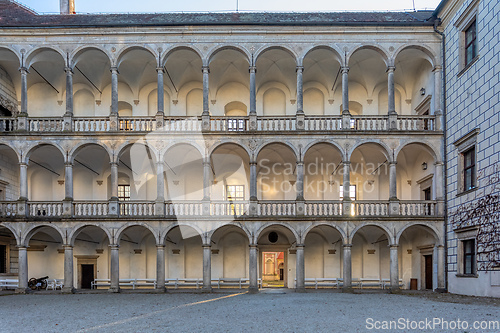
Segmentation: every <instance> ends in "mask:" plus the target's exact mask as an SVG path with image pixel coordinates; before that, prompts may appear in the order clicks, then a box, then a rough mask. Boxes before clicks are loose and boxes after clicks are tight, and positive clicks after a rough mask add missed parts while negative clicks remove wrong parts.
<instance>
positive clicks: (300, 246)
mask: <svg viewBox="0 0 500 333" xmlns="http://www.w3.org/2000/svg"><path fill="white" fill-rule="evenodd" d="M295 247H296V248H302V249H303V248H304V247H305V245H304V244H296V245H295Z"/></svg>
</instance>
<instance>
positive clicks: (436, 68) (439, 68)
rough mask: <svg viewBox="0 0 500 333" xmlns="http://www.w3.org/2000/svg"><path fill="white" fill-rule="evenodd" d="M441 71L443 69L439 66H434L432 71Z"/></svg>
mask: <svg viewBox="0 0 500 333" xmlns="http://www.w3.org/2000/svg"><path fill="white" fill-rule="evenodd" d="M442 70H443V67H442V66H441V65H436V66H434V68H433V69H432V71H433V72H440V71H442Z"/></svg>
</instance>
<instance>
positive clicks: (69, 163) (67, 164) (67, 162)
mask: <svg viewBox="0 0 500 333" xmlns="http://www.w3.org/2000/svg"><path fill="white" fill-rule="evenodd" d="M64 166H67V167H73V162H70V161H66V162H64Z"/></svg>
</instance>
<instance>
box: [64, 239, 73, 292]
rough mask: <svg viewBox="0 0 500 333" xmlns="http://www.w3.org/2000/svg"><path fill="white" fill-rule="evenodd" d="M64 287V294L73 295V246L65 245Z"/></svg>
mask: <svg viewBox="0 0 500 333" xmlns="http://www.w3.org/2000/svg"><path fill="white" fill-rule="evenodd" d="M63 247H64V287H63V292H65V293H73V292H74V291H75V288H74V286H73V246H71V245H67V244H66V245H64V246H63Z"/></svg>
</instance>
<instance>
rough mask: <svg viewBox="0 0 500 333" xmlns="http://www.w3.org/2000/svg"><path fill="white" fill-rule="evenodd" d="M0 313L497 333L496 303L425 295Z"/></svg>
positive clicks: (139, 328)
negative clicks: (476, 326)
mask: <svg viewBox="0 0 500 333" xmlns="http://www.w3.org/2000/svg"><path fill="white" fill-rule="evenodd" d="M0 309H1V313H2V316H1V319H0V332H155V331H156V332H369V331H375V332H377V331H383V332H498V331H500V328H499V327H498V326H495V325H498V323H499V321H500V300H498V299H493V298H477V297H467V296H457V295H451V294H438V293H430V292H429V293H427V292H419V293H402V294H387V293H380V292H364V293H361V294H357V293H356V294H351V293H340V292H331V291H318V292H312V291H311V292H307V293H296V292H293V291H289V290H284V289H264V290H263V291H261V292H260V293H259V294H248V293H245V292H242V293H241V292H224V293H187V292H180V293H166V294H147V293H133V292H127V293H120V294H107V293H95V294H92V293H90V294H69V295H62V294H56V293H47V292H44V293H35V294H28V295H4V296H1V297H0ZM391 322H392V323H391ZM391 324H392V325H393V326H392V328H394V327H395V328H396V329H390V328H391V326H390V325H391ZM386 325H389V326H388V327H389V329H385V328H386ZM394 325H399V326H394ZM419 325H420V327H419ZM432 325H433V326H432ZM446 325H447V326H446ZM465 325H467V327H466V326H465ZM473 325H479V326H478V327H479V328H478V329H474V328H473ZM481 325H482V326H481ZM481 327H482V328H481ZM488 327H489V328H488ZM398 328H400V329H398Z"/></svg>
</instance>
